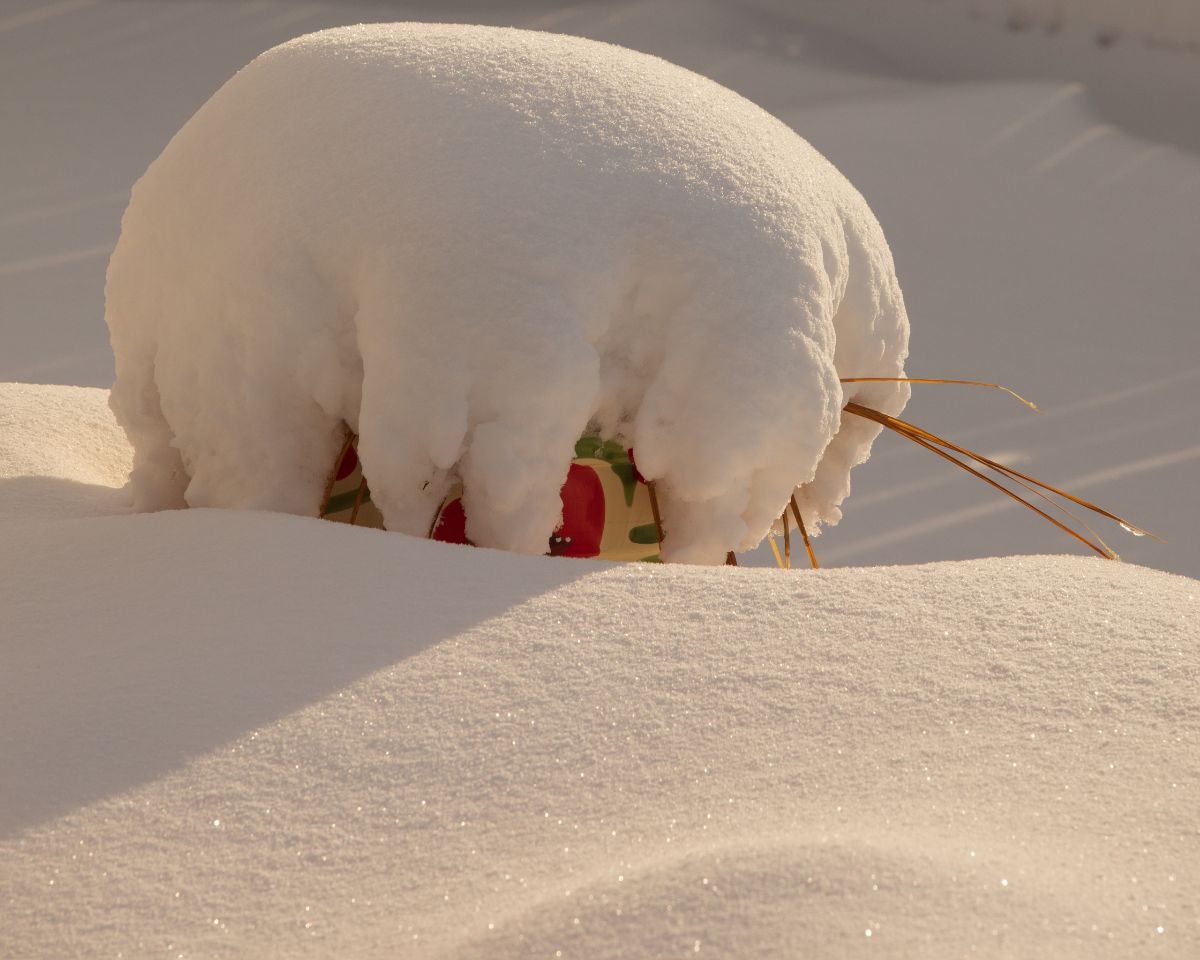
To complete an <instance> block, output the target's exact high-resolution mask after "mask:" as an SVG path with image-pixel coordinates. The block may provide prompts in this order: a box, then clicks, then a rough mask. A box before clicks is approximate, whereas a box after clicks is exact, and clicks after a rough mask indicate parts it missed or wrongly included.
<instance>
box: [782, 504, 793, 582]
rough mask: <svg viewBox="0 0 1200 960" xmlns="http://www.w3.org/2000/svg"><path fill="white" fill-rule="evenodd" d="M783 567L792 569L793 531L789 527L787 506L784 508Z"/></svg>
mask: <svg viewBox="0 0 1200 960" xmlns="http://www.w3.org/2000/svg"><path fill="white" fill-rule="evenodd" d="M783 567H784V569H785V570H791V569H792V532H791V531H790V530H789V529H788V515H787V507H784V508H783Z"/></svg>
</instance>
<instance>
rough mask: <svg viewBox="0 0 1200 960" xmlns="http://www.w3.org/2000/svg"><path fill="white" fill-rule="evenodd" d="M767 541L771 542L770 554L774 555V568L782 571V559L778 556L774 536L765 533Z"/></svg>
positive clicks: (777, 545)
mask: <svg viewBox="0 0 1200 960" xmlns="http://www.w3.org/2000/svg"><path fill="white" fill-rule="evenodd" d="M767 539H768V540H769V541H770V542H771V552H772V553H773V554H775V566H777V567H779V569H780V570H782V569H783V557H782V556H780V555H779V544H777V543H776V542H775V534H773V533H771V532H769V531H768V532H767Z"/></svg>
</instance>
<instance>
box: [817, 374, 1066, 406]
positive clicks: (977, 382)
mask: <svg viewBox="0 0 1200 960" xmlns="http://www.w3.org/2000/svg"><path fill="white" fill-rule="evenodd" d="M841 382H842V383H955V384H960V385H962V386H967V387H991V388H992V389H993V390H1003V391H1004V392H1005V393H1007V394H1008V395H1009V396H1010V397H1015V398H1016V399H1017V400H1020V401H1021V403H1023V404H1025V406H1027V407H1028V408H1029V409H1030V410H1033V411H1034V412H1035V413H1041V412H1042V411H1041V410H1038V407H1037V404H1036V403H1034V402H1033V401H1032V400H1026V399H1025V398H1024V397H1023V396H1021V395H1020V394H1019V393H1017V391H1015V390H1010V389H1009V388H1008V387H1006V386H1004V385H1003V384H1000V383H984V382H983V381H982V380H944V379H941V378H939V377H842V379H841Z"/></svg>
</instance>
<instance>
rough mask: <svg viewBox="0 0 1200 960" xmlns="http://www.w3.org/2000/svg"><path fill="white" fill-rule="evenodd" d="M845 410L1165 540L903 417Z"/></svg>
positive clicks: (855, 405) (849, 406)
mask: <svg viewBox="0 0 1200 960" xmlns="http://www.w3.org/2000/svg"><path fill="white" fill-rule="evenodd" d="M852 408H853V409H852ZM845 409H846V410H847V411H849V412H850V413H857V414H858V415H859V416H866V418H867V419H868V420H874V421H875V422H876V423H881V424H883V425H884V426H885V427H892V429H897V428H899V429H901V430H908V431H911V432H912V433H913V434H915V435H916V436H919V437H923V438H924V439H925V440H928V441H929V442H930V443H934V444H937V445H938V446H941V447H945V448H946V449H947V450H953V451H954V452H955V453H960V454H962V455H963V456H964V457H969V458H970V459H972V460H974V461H975V462H976V463H981V464H983V465H984V466H986V467H990V468H991V469H993V470H995V471H997V472H998V473H1002V474H1004V475H1006V476H1008V477H1010V478H1012V479H1014V480H1017V481H1021V480H1024V481H1026V482H1027V483H1031V484H1033V485H1034V486H1035V487H1041V488H1042V489H1043V490H1049V491H1050V492H1051V493H1053V494H1055V495H1056V496H1060V497H1062V498H1063V499H1064V500H1070V501H1071V502H1072V503H1075V504H1078V505H1079V506H1081V507H1084V508H1085V509H1087V510H1091V511H1092V512H1093V513H1098V514H1099V515H1100V516H1102V517H1107V518H1108V519H1109V520H1112V521H1113V522H1114V523H1117V524H1119V525H1120V526H1122V527H1124V528H1125V529H1126V530H1128V531H1130V532H1131V533H1133V534H1136V535H1139V536H1146V537H1150V539H1152V540H1157V541H1158V542H1159V543H1166V541H1165V540H1164V539H1163V538H1162V537H1160V536H1158V535H1156V534H1153V533H1151V532H1150V531H1149V530H1143V529H1142V528H1141V527H1138V526H1135V525H1134V524H1132V523H1130V522H1129V521H1128V520H1126V519H1124V518H1123V517H1118V516H1117V515H1116V514H1115V513H1109V511H1107V510H1105V509H1104V508H1103V507H1101V506H1097V505H1096V504H1094V503H1092V502H1091V501H1089V500H1084V499H1083V498H1082V497H1077V496H1075V495H1074V494H1073V493H1068V492H1067V491H1066V490H1061V489H1059V488H1058V487H1056V486H1053V485H1052V484H1049V483H1043V482H1042V481H1041V480H1038V479H1037V478H1036V477H1031V476H1029V474H1027V473H1022V472H1021V471H1020V470H1015V469H1013V468H1012V467H1006V466H1005V465H1004V464H1002V463H998V462H997V461H995V460H990V459H988V458H987V457H985V456H983V455H981V454H978V453H975V451H973V450H968V449H967V448H966V447H960V446H959V445H958V444H957V443H953V442H951V441H950V440H947V439H945V438H944V437H939V436H938V435H937V434H936V433H930V432H929V431H928V430H925V429H923V428H921V427H918V426H917V425H916V424H913V423H909V422H908V421H907V420H901V419H900V418H899V417H892V416H889V415H888V414H886V413H881V412H880V411H878V410H874V409H872V408H871V407H864V406H863V405H862V404H860V403H853V402H851V403H848V404H846V407H845ZM864 411H865V412H864ZM868 412H869V413H868Z"/></svg>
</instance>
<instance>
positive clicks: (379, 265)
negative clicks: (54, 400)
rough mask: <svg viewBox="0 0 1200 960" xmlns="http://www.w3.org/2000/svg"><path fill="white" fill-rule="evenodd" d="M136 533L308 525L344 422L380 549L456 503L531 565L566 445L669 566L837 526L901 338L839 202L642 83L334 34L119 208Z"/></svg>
mask: <svg viewBox="0 0 1200 960" xmlns="http://www.w3.org/2000/svg"><path fill="white" fill-rule="evenodd" d="M106 296H107V320H108V324H109V328H110V332H111V337H112V344H113V350H114V353H115V355H116V364H117V376H116V382H115V385H114V388H113V395H112V404H113V409H114V411H115V413H116V415H117V419H118V420H119V421H120V423H121V424H122V426H123V427H124V428H125V429H126V431H127V432H128V434H129V438H130V440H131V442H132V444H133V447H134V451H135V466H134V471H133V492H134V495H135V498H136V504H137V506H138V507H139V508H140V509H159V508H163V507H172V506H182V505H183V504H184V503H187V504H189V505H191V506H197V507H200V506H222V507H240V508H263V509H271V510H279V511H284V512H291V513H297V514H303V515H313V514H315V513H316V511H317V509H318V505H319V500H320V497H321V493H322V489H323V485H324V482H325V479H326V476H327V472H328V470H329V469H330V465H331V463H332V460H333V457H334V454H335V452H336V449H337V446H338V443H339V439H340V437H339V433H340V429H341V424H342V423H343V422H345V423H346V424H349V425H350V427H351V428H352V429H354V430H355V431H357V432H358V433H359V434H360V436H361V444H360V452H361V454H362V458H363V463H364V465H365V467H366V471H367V475H368V477H369V479H370V482H371V488H372V492H373V494H374V497H375V499H376V501H377V503H378V504H379V506H380V507H381V509H382V511H383V514H384V516H385V518H386V521H387V524H388V527H389V529H393V530H399V531H403V532H408V533H413V534H421V535H423V534H424V533H425V532H426V530H427V529H428V525H429V522H430V519H431V517H432V516H433V514H434V511H435V509H436V507H437V505H438V503H439V502H440V500H441V499H442V497H443V496H444V495H445V493H446V492H447V491H448V489H449V488H450V487H451V485H452V484H453V483H455V482H456V481H458V480H461V481H462V482H463V483H464V485H465V488H466V501H467V502H466V506H467V513H468V515H469V517H470V526H469V528H468V533H469V535H470V536H471V538H472V539H473V540H474V541H475V542H477V543H479V544H481V545H490V546H497V547H503V548H507V549H511V550H516V551H521V552H527V553H542V552H544V551H545V549H546V538H547V536H548V534H549V532H550V531H551V530H553V529H554V528H555V526H556V525H557V524H558V522H559V519H560V509H561V507H560V503H559V499H558V490H559V487H560V486H561V484H562V482H563V479H564V477H565V476H566V472H567V467H568V464H569V461H570V459H571V456H572V450H573V446H574V443H575V441H576V439H577V438H578V437H579V436H580V435H582V434H583V433H584V432H585V431H587V430H588V429H598V430H599V431H600V432H601V433H603V434H604V435H606V436H610V437H616V438H620V439H622V440H623V441H624V442H626V443H628V444H630V445H631V446H632V447H633V448H634V449H635V451H636V454H637V458H638V465H639V467H640V469H641V471H642V473H643V474H644V475H645V476H646V477H647V478H649V479H652V480H655V481H657V482H658V483H659V487H660V494H661V499H662V501H663V512H664V521H665V526H666V528H667V531H668V539H667V543H666V556H667V557H668V558H669V559H675V560H685V561H693V562H708V563H711V562H719V561H720V560H721V559H723V558H724V556H725V553H726V551H727V550H730V549H739V550H740V549H747V548H750V547H752V546H754V545H756V544H757V543H758V542H759V541H760V540H761V539H762V537H763V535H764V534H765V532H766V531H767V529H768V528H769V526H770V525H771V523H772V522H773V521H774V520H775V518H777V517H778V516H779V514H780V513H781V511H782V509H783V507H784V505H785V504H786V502H787V500H788V497H789V496H790V495H791V494H792V492H793V490H794V489H795V490H797V493H798V497H799V501H800V505H801V509H802V511H803V514H804V519H805V521H806V523H808V524H809V526H810V527H811V528H813V529H814V530H815V529H816V528H817V527H818V526H819V524H820V523H822V522H825V523H835V522H837V520H838V519H839V518H840V511H839V504H840V503H841V502H842V500H843V499H844V498H845V496H846V495H847V494H848V492H849V473H850V470H851V468H852V467H853V466H854V465H855V464H857V463H860V462H862V461H863V460H865V459H866V457H867V456H868V454H869V451H870V445H871V442H872V440H873V439H874V437H875V436H876V435H877V433H878V430H879V428H878V427H877V426H876V425H873V424H870V423H868V422H866V421H855V420H854V418H850V419H851V420H852V421H853V422H842V419H841V409H842V406H843V404H844V403H845V402H846V401H847V400H850V399H855V400H858V401H859V402H862V403H865V404H867V405H869V406H873V407H876V408H878V409H882V410H884V411H886V412H889V413H893V414H895V413H898V412H899V411H900V409H901V408H902V407H903V405H904V403H905V401H906V400H907V397H908V389H907V386H905V385H900V384H864V385H858V387H857V388H856V389H854V390H853V391H845V392H844V391H843V389H842V386H841V384H839V382H838V381H839V377H847V376H884V377H886V376H898V375H901V374H902V372H903V361H904V358H905V355H906V352H907V340H908V322H907V318H906V315H905V312H904V306H903V301H902V298H901V294H900V289H899V286H898V284H897V281H896V277H895V271H894V268H893V263H892V258H891V254H890V251H889V250H888V247H887V243H886V241H885V240H884V237H883V235H882V231H881V230H880V228H879V225H878V223H877V222H876V220H875V218H874V216H873V215H872V213H871V212H870V210H869V208H868V207H867V205H866V203H865V202H864V200H863V199H862V197H861V196H860V195H859V194H858V193H857V192H856V191H855V190H854V189H853V187H851V186H850V184H849V183H848V182H847V181H846V180H845V179H844V178H843V177H842V176H841V175H840V174H839V173H838V172H837V171H836V170H835V169H834V168H833V167H832V166H831V165H830V164H829V163H828V161H826V160H825V159H824V158H823V157H821V156H820V155H819V154H818V153H817V152H816V151H815V150H814V149H813V148H812V147H810V146H809V145H808V144H807V143H806V142H805V141H804V140H802V139H801V138H800V137H799V136H797V135H796V134H795V133H794V132H793V131H792V130H790V129H789V128H788V127H787V126H785V125H784V124H783V123H781V122H780V121H778V120H776V119H774V118H772V117H771V116H769V115H768V114H767V113H765V112H764V111H762V110H761V109H759V108H758V107H756V106H754V105H753V104H751V103H750V102H749V101H747V100H745V99H743V98H741V97H739V96H738V95H736V94H734V93H732V92H731V91H729V90H727V89H725V88H723V87H721V86H719V85H717V84H715V83H713V82H712V81H710V80H707V79H705V78H702V77H700V76H698V75H696V74H694V73H691V72H689V71H687V70H684V69H682V68H680V67H676V66H673V65H671V64H669V63H667V62H665V61H662V60H659V59H657V58H654V57H650V56H646V55H644V54H639V53H635V52H632V51H630V50H626V49H623V48H620V47H616V46H611V45H607V44H602V43H597V42H593V41H588V40H582V39H578V38H573V37H567V36H558V35H551V34H542V33H533V32H526V31H519V30H507V29H496V28H485V27H464V26H450V25H428V24H424V25H423V24H390V25H372V26H359V27H348V28H339V29H334V30H328V31H324V32H321V33H316V34H312V35H309V36H305V37H301V38H299V39H297V40H294V41H291V42H289V43H286V44H284V45H282V46H280V47H276V48H275V49H273V50H270V51H268V52H267V53H265V54H263V55H262V56H260V57H258V58H257V59H256V60H254V61H253V62H252V63H251V64H250V65H249V66H247V67H246V68H244V69H243V70H242V71H241V72H239V73H238V74H237V75H236V76H235V77H234V78H233V79H231V80H230V81H229V82H228V83H226V84H225V86H224V87H222V88H221V90H220V91H218V92H217V94H216V95H215V96H214V97H213V98H212V99H211V100H210V101H209V102H208V103H207V104H205V106H204V107H202V108H201V109H200V111H199V112H198V113H197V114H196V115H195V116H194V117H193V118H192V119H191V120H190V121H189V122H188V123H187V124H186V125H185V126H184V127H183V129H182V130H180V131H179V133H178V134H177V135H176V136H175V137H174V139H173V140H172V141H171V143H170V144H169V145H168V146H167V148H166V150H165V151H164V152H163V154H162V155H161V156H160V157H159V158H158V159H157V160H156V161H155V162H154V163H153V164H152V165H151V167H150V168H149V170H148V171H147V172H146V174H145V175H144V176H143V177H142V179H141V180H140V181H139V182H138V184H137V185H136V186H135V188H134V191H133V195H132V198H131V201H130V204H129V207H128V210H127V211H126V213H125V217H124V220H123V223H122V232H121V237H120V241H119V243H118V245H117V248H116V250H115V252H114V253H113V256H112V260H111V262H110V265H109V271H108V281H107V290H106Z"/></svg>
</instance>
